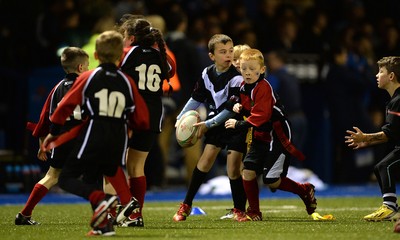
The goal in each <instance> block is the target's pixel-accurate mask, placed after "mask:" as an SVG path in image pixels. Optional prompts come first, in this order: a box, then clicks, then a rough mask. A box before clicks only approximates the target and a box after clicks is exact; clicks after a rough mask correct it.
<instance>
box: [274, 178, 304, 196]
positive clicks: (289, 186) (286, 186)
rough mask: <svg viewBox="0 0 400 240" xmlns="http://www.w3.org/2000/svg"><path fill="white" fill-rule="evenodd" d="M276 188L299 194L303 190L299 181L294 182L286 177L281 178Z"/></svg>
mask: <svg viewBox="0 0 400 240" xmlns="http://www.w3.org/2000/svg"><path fill="white" fill-rule="evenodd" d="M278 189H280V190H283V191H286V192H291V193H294V194H297V195H301V194H303V192H304V188H303V187H302V186H301V184H300V183H298V182H295V181H293V180H292V179H290V178H287V177H283V178H281V184H280V185H279V187H278Z"/></svg>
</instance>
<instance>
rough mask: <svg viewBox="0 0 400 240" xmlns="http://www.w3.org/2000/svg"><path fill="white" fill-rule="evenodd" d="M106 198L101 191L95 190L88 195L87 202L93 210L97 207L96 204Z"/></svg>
mask: <svg viewBox="0 0 400 240" xmlns="http://www.w3.org/2000/svg"><path fill="white" fill-rule="evenodd" d="M105 197H106V194H105V193H104V192H103V191H100V190H96V191H93V192H92V193H91V194H90V195H89V201H90V204H92V208H93V210H94V207H95V206H97V205H98V203H99V202H100V201H101V200H103V199H104V198H105Z"/></svg>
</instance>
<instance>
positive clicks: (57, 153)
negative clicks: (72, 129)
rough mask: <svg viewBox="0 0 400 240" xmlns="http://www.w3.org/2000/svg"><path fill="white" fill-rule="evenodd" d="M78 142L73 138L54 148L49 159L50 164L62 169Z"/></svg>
mask: <svg viewBox="0 0 400 240" xmlns="http://www.w3.org/2000/svg"><path fill="white" fill-rule="evenodd" d="M75 144H76V140H75V139H73V140H71V141H68V142H66V143H64V144H62V145H60V146H58V147H56V148H54V149H53V150H52V151H51V153H50V158H49V159H48V160H47V162H48V163H49V165H50V166H51V167H53V168H57V169H61V168H63V166H64V164H65V161H66V160H67V158H68V157H69V155H70V154H71V152H72V149H73V148H74V146H75Z"/></svg>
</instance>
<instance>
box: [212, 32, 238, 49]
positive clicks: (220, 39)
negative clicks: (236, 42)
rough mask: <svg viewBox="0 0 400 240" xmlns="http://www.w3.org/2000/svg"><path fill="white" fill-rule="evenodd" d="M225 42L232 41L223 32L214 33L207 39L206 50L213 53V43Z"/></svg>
mask: <svg viewBox="0 0 400 240" xmlns="http://www.w3.org/2000/svg"><path fill="white" fill-rule="evenodd" d="M227 42H232V43H233V41H232V38H230V37H229V36H227V35H225V34H215V35H214V36H212V37H211V39H210V40H209V41H208V52H209V53H212V54H214V51H215V45H216V44H217V43H223V44H226V43H227Z"/></svg>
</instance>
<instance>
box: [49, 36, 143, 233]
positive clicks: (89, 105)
mask: <svg viewBox="0 0 400 240" xmlns="http://www.w3.org/2000/svg"><path fill="white" fill-rule="evenodd" d="M122 52H123V37H122V35H121V34H120V33H118V32H116V31H106V32H103V33H102V34H100V35H99V37H98V38H97V40H96V52H95V57H96V58H98V59H99V62H100V65H99V66H98V67H97V68H96V69H94V70H91V71H87V72H85V73H83V74H82V75H81V76H80V77H78V79H77V80H76V81H75V83H74V85H73V86H72V88H71V89H70V91H69V92H68V93H67V94H66V95H65V97H64V98H63V100H61V102H60V103H59V106H58V107H57V108H56V110H55V112H54V113H53V115H52V116H51V118H50V120H51V122H52V126H51V128H50V134H49V135H48V136H47V137H46V139H45V140H44V142H43V146H44V148H51V147H52V145H51V143H55V142H57V139H59V138H62V136H57V135H58V134H59V133H60V128H61V126H62V125H63V124H64V123H65V121H66V119H67V118H68V116H69V115H70V114H71V113H72V112H73V110H74V108H75V107H76V105H80V106H81V107H82V110H83V111H84V112H85V114H86V115H87V116H88V120H87V123H86V125H85V126H84V127H83V129H82V131H80V132H79V134H78V136H77V137H76V138H77V144H76V145H75V147H74V149H73V150H72V151H71V154H70V156H69V158H68V160H67V161H66V163H65V165H64V168H63V171H62V172H61V175H60V178H59V185H60V187H61V188H62V189H64V190H66V191H68V192H71V193H73V194H76V195H78V196H81V197H83V198H85V199H87V200H89V201H90V203H91V206H92V209H93V211H94V213H93V217H92V219H91V222H90V225H91V227H92V228H93V229H92V230H91V231H90V232H89V233H88V234H87V235H89V236H92V235H105V236H109V235H114V234H115V232H114V229H113V226H112V222H111V221H110V220H108V219H107V214H108V212H109V209H110V208H112V207H115V206H116V204H117V197H116V196H114V195H109V194H105V193H104V192H103V191H102V190H101V189H98V188H97V187H96V186H95V185H93V184H90V182H89V181H87V182H83V181H81V180H80V179H79V177H80V176H81V175H82V174H84V175H85V176H86V177H87V179H90V177H94V176H97V175H98V174H102V175H104V176H105V177H106V179H107V180H108V181H109V182H110V183H111V184H112V186H113V187H114V188H115V190H116V191H117V193H118V194H119V195H120V196H121V194H120V193H122V192H123V193H126V194H125V196H127V195H128V196H130V193H129V187H128V183H127V181H126V178H125V174H124V173H123V170H122V168H121V167H120V164H121V162H122V161H123V160H124V159H125V155H126V149H127V146H128V128H131V129H148V128H149V120H148V119H149V118H148V115H149V112H148V109H147V106H146V104H145V102H144V100H143V98H142V97H141V96H140V94H139V92H138V89H137V87H136V84H135V83H134V82H133V80H132V79H131V78H130V77H129V76H128V75H126V74H124V73H122V72H121V71H119V70H118V67H117V65H118V64H119V60H120V58H121V55H122ZM67 134H68V133H67ZM58 137H59V138H58ZM129 214H130V213H129ZM129 214H126V215H128V216H129ZM119 217H120V215H118V216H117V220H118V218H119ZM125 217H127V216H125Z"/></svg>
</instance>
